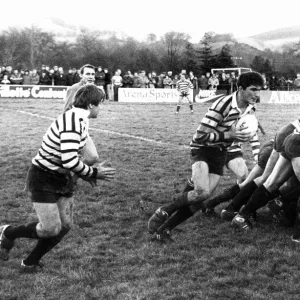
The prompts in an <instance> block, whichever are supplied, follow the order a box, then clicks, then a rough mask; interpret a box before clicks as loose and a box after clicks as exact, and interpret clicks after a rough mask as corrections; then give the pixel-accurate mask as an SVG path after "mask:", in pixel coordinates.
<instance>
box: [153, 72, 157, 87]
mask: <svg viewBox="0 0 300 300" xmlns="http://www.w3.org/2000/svg"><path fill="white" fill-rule="evenodd" d="M151 78H152V82H153V84H154V87H155V88H157V82H158V77H157V75H156V72H154V71H153V72H152V73H151Z"/></svg>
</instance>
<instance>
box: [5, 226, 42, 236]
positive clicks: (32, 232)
mask: <svg viewBox="0 0 300 300" xmlns="http://www.w3.org/2000/svg"><path fill="white" fill-rule="evenodd" d="M37 224H38V223H37V222H34V223H29V224H26V225H20V226H9V227H7V228H6V230H5V232H4V235H5V236H6V237H7V238H8V239H9V240H14V239H17V238H29V239H39V237H38V235H37V232H36V225H37Z"/></svg>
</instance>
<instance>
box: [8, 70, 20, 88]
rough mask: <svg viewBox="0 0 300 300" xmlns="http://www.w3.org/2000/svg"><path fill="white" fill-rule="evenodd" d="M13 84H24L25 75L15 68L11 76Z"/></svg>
mask: <svg viewBox="0 0 300 300" xmlns="http://www.w3.org/2000/svg"><path fill="white" fill-rule="evenodd" d="M10 82H11V84H19V85H20V84H23V77H22V76H21V74H20V73H19V71H18V70H14V72H13V74H12V75H11V76H10Z"/></svg>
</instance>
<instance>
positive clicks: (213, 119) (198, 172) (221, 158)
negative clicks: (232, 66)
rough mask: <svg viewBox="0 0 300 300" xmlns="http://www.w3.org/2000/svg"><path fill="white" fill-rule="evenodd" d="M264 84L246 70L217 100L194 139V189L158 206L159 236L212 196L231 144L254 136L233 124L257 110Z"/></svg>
mask: <svg viewBox="0 0 300 300" xmlns="http://www.w3.org/2000/svg"><path fill="white" fill-rule="evenodd" d="M262 85H263V79H262V77H261V75H260V74H259V73H256V72H248V73H244V74H242V75H241V76H240V77H239V80H238V91H237V92H234V93H233V94H231V95H229V96H223V97H222V98H221V99H218V100H217V101H215V102H214V103H213V105H212V106H211V107H210V109H209V110H208V112H207V113H206V114H205V116H204V118H203V119H202V121H201V124H200V125H199V127H198V128H197V131H196V133H195V134H194V136H193V138H192V141H191V143H190V147H191V161H192V181H193V183H194V190H192V191H184V192H182V193H180V194H177V195H175V197H174V199H173V201H172V202H171V203H169V204H166V205H164V206H162V207H160V208H158V209H157V210H156V211H155V213H154V214H153V215H152V217H151V218H150V219H149V221H148V231H149V233H151V234H156V235H157V237H158V238H160V236H164V235H165V234H166V235H168V233H169V232H168V230H165V228H169V227H171V228H175V227H176V226H177V225H179V224H180V223H182V222H184V221H185V220H186V219H188V218H190V217H191V216H193V214H194V213H195V212H196V211H197V210H198V209H199V205H200V206H201V205H202V202H203V201H205V200H206V199H208V198H209V197H210V196H211V194H212V193H213V191H214V190H215V189H216V187H217V185H218V183H219V180H220V177H221V176H222V175H223V167H224V165H225V162H226V156H227V151H226V150H227V148H228V147H229V146H231V144H232V143H233V142H234V141H238V142H245V141H248V140H249V139H250V138H251V134H250V133H249V132H246V131H243V130H239V129H236V128H235V127H234V126H232V125H233V124H235V123H236V122H237V120H238V119H239V118H240V117H241V116H242V115H243V114H248V113H249V114H250V113H254V110H253V107H254V105H255V103H256V101H257V99H258V97H259V91H260V89H261V87H262ZM164 223H165V224H164Z"/></svg>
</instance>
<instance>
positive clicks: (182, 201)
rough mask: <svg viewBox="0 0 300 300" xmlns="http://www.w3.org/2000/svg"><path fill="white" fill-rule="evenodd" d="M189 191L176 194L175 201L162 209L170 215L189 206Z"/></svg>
mask: <svg viewBox="0 0 300 300" xmlns="http://www.w3.org/2000/svg"><path fill="white" fill-rule="evenodd" d="M187 195H188V192H185V193H180V194H177V195H175V196H174V201H173V202H172V203H170V204H168V205H166V206H163V207H162V210H164V211H165V212H167V213H168V215H169V216H170V215H171V214H172V213H174V212H175V211H176V210H178V209H179V208H182V207H185V206H188V205H189V204H188V196H187Z"/></svg>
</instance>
